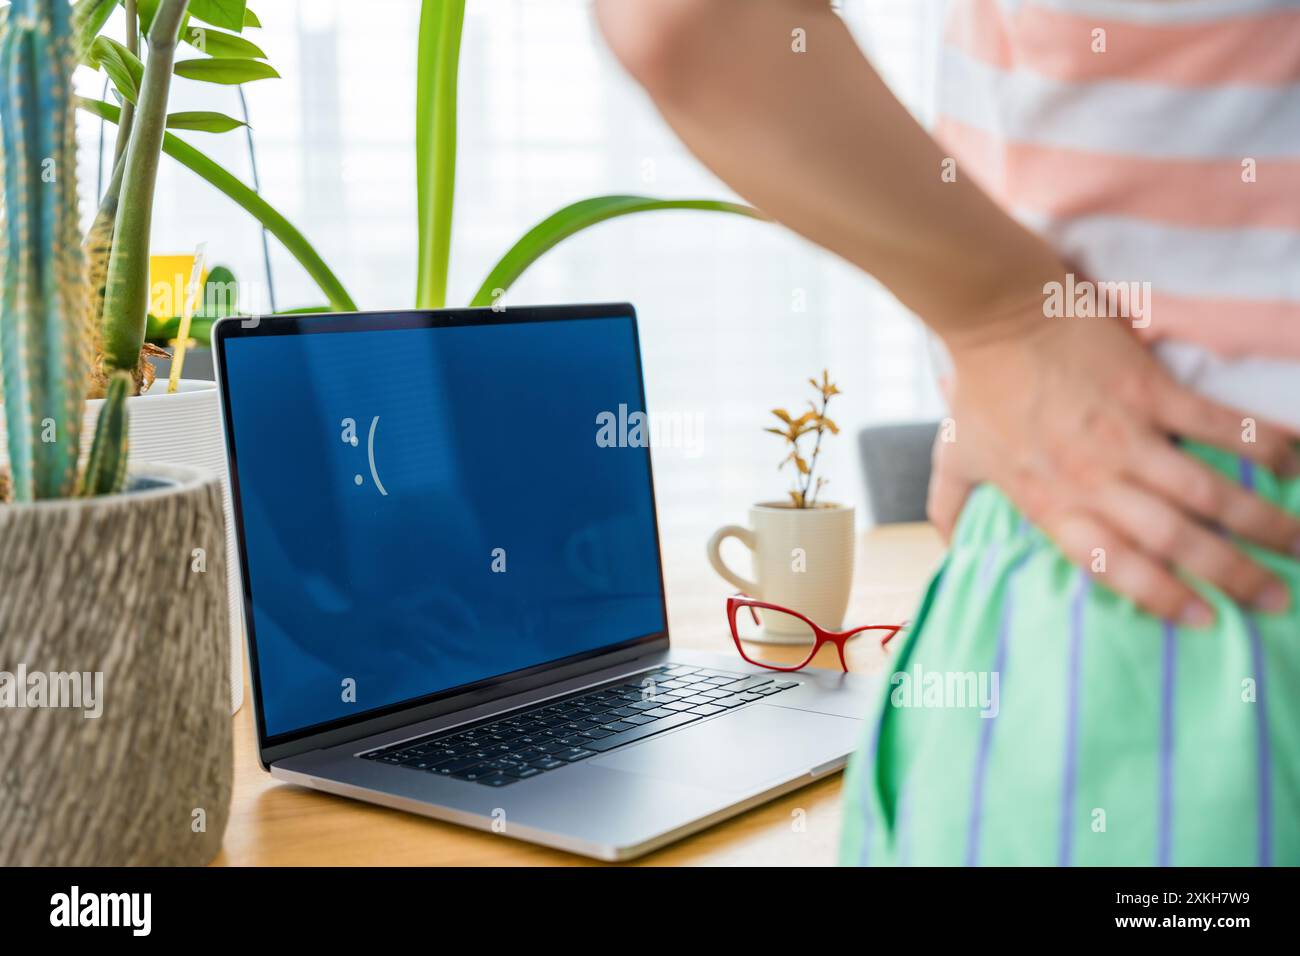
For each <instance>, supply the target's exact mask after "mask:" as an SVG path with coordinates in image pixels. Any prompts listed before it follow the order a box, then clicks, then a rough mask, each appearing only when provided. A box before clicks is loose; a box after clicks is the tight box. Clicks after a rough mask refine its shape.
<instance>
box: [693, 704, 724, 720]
mask: <svg viewBox="0 0 1300 956" xmlns="http://www.w3.org/2000/svg"><path fill="white" fill-rule="evenodd" d="M726 709H727V708H725V707H718V706H716V705H714V704H700V705H699V706H698V707H694V708H692V709H691V713H692V714H699V715H700V716H701V717H712V716H713V715H714V714H720V713H722V712H723V711H724V710H726Z"/></svg>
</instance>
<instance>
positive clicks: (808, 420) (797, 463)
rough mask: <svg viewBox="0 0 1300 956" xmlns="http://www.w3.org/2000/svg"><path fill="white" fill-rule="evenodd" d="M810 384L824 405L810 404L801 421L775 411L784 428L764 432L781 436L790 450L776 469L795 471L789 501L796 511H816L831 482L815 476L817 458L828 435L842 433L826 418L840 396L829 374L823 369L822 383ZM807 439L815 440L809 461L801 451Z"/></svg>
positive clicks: (781, 410)
mask: <svg viewBox="0 0 1300 956" xmlns="http://www.w3.org/2000/svg"><path fill="white" fill-rule="evenodd" d="M808 384H809V385H811V386H812V387H813V388H814V389H816V390H817V394H818V397H819V398H820V399H821V405H820V406H819V405H818V404H817V402H815V401H809V402H808V411H806V412H804V413H803V414H802V415H800V416H799V417H798V418H795V417H793V416H792V415H791V414H790V413H789V412H788V411H786V410H785V409H784V408H774V409H772V414H773V415H775V416H776V417H777V418H779V419H781V422H782V424H783V425H784V427H783V428H765V429H763V430H764V431H768V432H771V433H772V434H773V435H779V436H780V437H781V438H782V439H783V440H784V441H785V442H786V443H788V444H789V446H790V450H789V453H788V454H787V455H786V456H785V457H784V458H782V459H781V463H780V464H779V465H777V466H776V467H777V468H778V469H781V468H784V467H785V466H786V465H788V464H792V465H794V467H795V478H794V488H792V489H791V490H790V491H789V495H790V501H791V502H792V503H793V504H794V506H795V507H796V508H814V507H816V506H817V495H818V493H819V492H820V491H821V490H822V486H824V485H826V484H827V483H828V481H829V479H827V478H823V477H821V476H820V475H817V474H816V471H817V456H818V455H820V454H821V448H822V436H823V435H825V434H826V432H830V433H831V434H832V435H838V434H839V433H840V428H839V426H838V425H836V424H835V423H834V422H833V421H831V420H830V419H829V418H827V417H826V408H827V406H828V405H830V401H831V396H833V395H839V394H840V390H839V388H838V387H836V385H835V383H834V382H832V381H831V378H830V373H829V372H828V371H827V370H825V369H823V370H822V380H821V382H818V381H817V379H815V378H810V379H808ZM805 435H814V436H816V437H815V439H814V441H813V448H812V454H811V455H810V456H809V457H808V458H805V457H804V456H803V451H802V448H801V447H800V445H799V441H800V439H802V438H803V437H804V436H805Z"/></svg>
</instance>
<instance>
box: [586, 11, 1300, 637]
mask: <svg viewBox="0 0 1300 956" xmlns="http://www.w3.org/2000/svg"><path fill="white" fill-rule="evenodd" d="M596 11H597V17H598V20H599V23H600V27H601V29H602V31H603V32H604V34H605V37H606V39H607V40H608V42H609V44H610V46H611V48H612V49H613V50H614V52H615V54H616V55H617V56H618V57H619V59H620V60H621V61H622V62H623V64H624V66H625V67H626V68H627V69H628V70H629V72H631V73H632V75H633V76H634V77H635V78H636V79H637V80H638V82H640V83H641V84H642V86H644V87H645V89H646V91H647V92H648V93H649V94H650V96H651V97H652V98H653V99H654V101H655V104H656V105H657V106H658V108H659V110H660V111H661V112H662V113H663V115H664V117H665V118H666V119H667V121H668V122H669V123H670V124H671V125H672V127H673V128H674V130H675V131H676V132H677V133H678V135H679V136H681V138H682V140H683V141H684V142H685V143H686V145H687V146H688V147H690V149H691V150H692V151H693V152H694V153H695V154H696V155H697V156H698V157H699V158H700V159H701V160H702V161H703V162H704V163H705V164H706V165H708V166H709V167H710V168H711V169H712V170H713V171H714V172H715V173H716V174H717V175H718V176H720V177H721V178H722V179H723V180H725V181H726V182H727V183H729V184H730V185H731V186H732V187H733V188H734V189H735V190H736V191H737V192H739V193H740V194H741V195H742V196H745V197H746V198H747V199H749V200H750V201H751V202H752V203H754V204H755V205H756V206H758V207H759V208H761V209H763V210H764V211H765V212H766V213H768V214H769V215H771V216H772V217H774V218H775V219H777V220H778V221H780V222H782V223H783V224H785V225H787V226H789V227H790V228H791V229H794V230H795V231H797V232H799V233H801V234H803V235H804V236H806V237H807V238H809V239H811V240H812V241H814V242H816V243H818V244H819V245H822V246H824V247H826V248H827V249H830V250H832V251H834V252H836V253H837V254H839V255H840V256H843V257H844V258H845V259H847V260H849V261H850V262H853V263H854V264H856V265H858V266H859V267H861V268H862V269H864V270H866V271H867V272H870V273H871V274H872V275H874V276H875V277H876V278H877V279H879V280H880V281H881V282H883V283H884V284H885V285H886V286H887V287H888V288H889V289H890V291H891V292H893V293H894V295H896V296H897V297H898V298H899V300H900V301H902V302H903V304H905V305H906V306H908V307H909V308H911V309H912V310H913V311H914V312H916V313H917V314H918V315H919V316H920V317H921V318H922V320H923V321H925V322H926V323H927V324H928V325H929V326H930V327H931V328H932V329H934V330H935V331H936V332H937V333H938V334H939V335H940V336H942V337H943V338H944V340H945V341H946V342H947V344H948V346H949V349H950V351H951V352H952V355H953V360H954V364H955V376H954V382H953V390H952V394H951V405H952V413H953V417H954V419H955V420H956V422H957V436H958V441H957V442H956V444H955V445H954V447H953V449H952V451H953V454H952V455H950V456H947V458H948V459H950V460H956V461H959V462H960V468H961V470H962V471H963V476H962V477H963V478H964V479H969V480H990V481H993V482H995V483H997V484H998V485H999V486H1001V487H1002V488H1003V490H1005V491H1006V492H1007V493H1008V494H1009V495H1010V497H1011V498H1012V500H1013V501H1015V503H1016V504H1017V505H1018V506H1019V507H1020V508H1021V510H1022V511H1023V512H1024V513H1025V514H1026V515H1027V516H1028V517H1029V518H1030V519H1031V520H1033V521H1034V522H1035V523H1037V524H1038V525H1039V526H1041V527H1042V528H1043V529H1044V530H1045V531H1047V533H1048V534H1049V535H1051V536H1052V538H1053V539H1054V540H1055V541H1056V542H1057V544H1058V545H1059V546H1060V547H1061V548H1062V550H1063V551H1065V553H1066V554H1068V555H1069V556H1070V557H1071V558H1072V559H1073V560H1075V561H1076V562H1077V563H1079V564H1080V565H1082V566H1086V567H1089V568H1090V570H1092V571H1093V572H1094V573H1098V572H1097V568H1096V567H1095V566H1094V562H1093V558H1094V557H1095V554H1096V549H1098V548H1101V549H1103V550H1104V551H1105V553H1106V562H1105V565H1104V567H1105V568H1106V569H1107V570H1105V571H1102V572H1100V574H1101V575H1102V576H1103V577H1102V579H1103V583H1105V584H1107V585H1109V586H1110V587H1112V588H1114V589H1115V590H1117V591H1119V592H1121V593H1123V594H1127V595H1128V596H1130V597H1132V598H1133V599H1134V600H1135V601H1137V602H1138V603H1139V604H1141V605H1142V606H1143V607H1145V608H1146V609H1148V610H1150V611H1152V612H1153V613H1156V614H1159V615H1161V616H1163V617H1167V618H1171V619H1177V620H1181V621H1182V622H1183V623H1184V624H1187V625H1191V626H1195V625H1203V624H1207V623H1209V622H1210V621H1211V620H1212V619H1213V616H1214V614H1213V610H1212V608H1211V607H1210V606H1209V605H1208V604H1207V603H1206V602H1205V601H1203V600H1202V599H1201V598H1200V597H1198V595H1197V594H1196V593H1195V591H1194V590H1193V589H1192V588H1191V587H1189V585H1188V584H1187V583H1186V582H1185V581H1184V580H1183V579H1181V578H1180V576H1179V575H1177V574H1176V573H1175V571H1176V570H1181V571H1183V572H1186V573H1188V574H1191V575H1193V576H1195V577H1198V578H1200V579H1203V580H1205V581H1208V582H1210V583H1211V584H1213V585H1215V586H1216V587H1217V588H1219V589H1220V590H1222V591H1223V592H1224V593H1226V594H1227V595H1228V596H1229V597H1231V598H1233V599H1235V600H1237V601H1240V602H1243V603H1250V604H1254V605H1255V606H1257V607H1260V608H1261V609H1264V610H1281V609H1283V608H1284V607H1285V606H1286V605H1287V603H1288V601H1289V595H1288V594H1287V593H1286V591H1285V590H1284V589H1283V588H1282V585H1281V584H1280V583H1279V582H1278V581H1277V579H1276V578H1275V577H1274V576H1273V575H1272V574H1270V573H1269V572H1267V571H1266V570H1265V569H1264V568H1262V567H1261V566H1260V565H1258V564H1257V563H1255V562H1253V561H1251V560H1249V559H1248V558H1247V557H1246V555H1245V554H1244V553H1243V552H1242V551H1241V550H1240V549H1239V548H1237V547H1236V546H1235V545H1234V544H1233V543H1232V542H1231V541H1230V540H1229V539H1225V538H1223V537H1222V536H1220V535H1217V534H1216V533H1215V532H1214V531H1213V530H1212V527H1211V526H1213V525H1221V526H1222V527H1224V528H1227V529H1228V530H1230V531H1233V532H1236V533H1238V534H1240V535H1242V536H1243V537H1245V538H1247V539H1250V540H1252V541H1255V542H1258V543H1260V544H1263V545H1265V546H1267V547H1269V548H1272V549H1274V550H1277V551H1281V552H1284V553H1291V554H1300V520H1297V519H1296V518H1295V517H1294V516H1291V515H1287V514H1285V513H1283V512H1282V511H1280V510H1278V509H1276V508H1273V507H1272V506H1270V505H1268V504H1266V503H1265V502H1263V501H1262V500H1261V499H1259V498H1257V497H1255V496H1254V495H1251V494H1249V493H1247V492H1245V491H1244V490H1243V489H1241V488H1240V487H1238V486H1236V485H1235V484H1233V483H1231V482H1230V481H1228V480H1227V479H1225V478H1223V477H1222V476H1221V475H1219V474H1217V473H1216V472H1213V471H1212V470H1210V469H1209V468H1207V467H1205V466H1203V465H1201V464H1200V463H1199V462H1197V461H1195V460H1193V459H1192V458H1191V457H1190V456H1187V455H1185V454H1183V453H1181V452H1179V451H1177V450H1176V449H1175V448H1174V447H1173V446H1172V445H1171V443H1170V441H1169V438H1170V436H1171V435H1174V434H1177V435H1182V436H1185V437H1188V438H1194V439H1198V440H1201V441H1206V442H1209V443H1211V444H1214V445H1217V446H1219V447H1221V448H1225V449H1227V450H1229V451H1232V452H1234V453H1237V454H1242V455H1245V456H1247V457H1249V458H1252V459H1254V460H1256V461H1258V462H1259V463H1260V464H1262V465H1264V466H1265V467H1268V468H1272V469H1274V470H1276V471H1278V472H1279V473H1284V474H1294V473H1296V472H1297V471H1298V470H1300V460H1298V459H1297V455H1296V453H1295V449H1294V447H1293V444H1292V443H1293V440H1294V437H1295V436H1294V435H1291V434H1289V433H1286V432H1284V431H1282V430H1280V429H1277V428H1272V427H1268V426H1264V427H1261V429H1260V430H1259V432H1258V433H1257V435H1256V441H1254V442H1252V443H1243V441H1242V432H1241V416H1240V414H1239V413H1236V412H1234V411H1232V410H1230V409H1227V408H1223V407H1221V406H1218V405H1216V404H1214V403H1212V402H1209V401H1208V400H1206V399H1204V398H1202V397H1200V396H1198V395H1196V394H1194V393H1192V392H1191V391H1189V390H1187V389H1186V388H1184V387H1183V386H1181V385H1180V384H1178V383H1177V382H1175V381H1174V380H1173V379H1172V378H1170V376H1169V375H1168V374H1167V373H1166V372H1165V371H1164V370H1163V368H1162V367H1161V366H1159V365H1158V364H1157V363H1156V362H1155V361H1154V359H1152V358H1151V356H1150V355H1149V354H1148V353H1147V351H1146V350H1145V349H1144V348H1143V347H1142V346H1141V344H1140V343H1139V342H1138V341H1137V339H1136V338H1135V336H1134V335H1133V334H1132V333H1131V331H1130V330H1128V329H1125V328H1123V327H1122V326H1121V325H1120V324H1118V323H1117V322H1114V321H1110V320H1102V319H1097V320H1062V319H1055V320H1050V319H1047V318H1045V317H1044V312H1043V292H1044V290H1043V285H1044V283H1046V282H1048V281H1052V280H1057V279H1060V278H1061V277H1062V276H1063V275H1064V273H1065V272H1066V267H1065V265H1064V264H1063V263H1062V262H1061V260H1060V259H1059V257H1058V256H1057V255H1056V254H1055V253H1054V252H1053V250H1052V249H1051V248H1050V247H1049V246H1047V245H1046V244H1045V243H1044V242H1043V241H1042V240H1041V239H1039V238H1038V237H1036V236H1035V235H1033V234H1032V233H1030V232H1028V231H1027V230H1025V229H1024V228H1023V227H1021V226H1020V225H1019V224H1017V223H1016V222H1015V221H1014V220H1012V219H1011V218H1010V217H1009V216H1008V215H1007V214H1006V213H1004V212H1003V211H1002V210H1001V209H1000V208H999V207H998V206H997V205H996V204H995V203H994V202H993V201H992V200H991V199H989V197H987V196H986V195H985V194H984V193H982V192H981V191H980V190H979V189H978V188H977V187H976V186H975V185H974V184H973V183H972V182H970V180H969V177H966V176H963V175H962V174H961V171H960V170H958V173H957V177H956V181H955V182H946V181H944V178H943V177H941V175H940V173H941V169H942V166H941V164H942V162H943V159H944V158H945V157H944V154H943V152H942V150H941V149H940V148H939V146H938V145H937V144H936V143H935V142H934V141H933V140H932V139H931V138H930V137H929V136H928V135H927V134H926V132H925V131H924V130H923V129H922V128H921V127H920V126H918V125H917V123H916V122H915V121H914V120H913V119H912V117H911V116H910V114H908V112H907V111H906V109H904V107H903V106H902V105H901V104H900V103H899V102H898V101H897V100H896V99H895V98H894V96H893V95H892V94H891V93H890V91H889V90H888V88H887V87H886V86H885V85H884V83H883V82H882V81H881V80H880V78H879V76H877V74H876V73H875V71H874V70H873V69H872V68H871V66H870V64H869V63H868V62H867V60H866V58H865V57H864V56H863V55H862V53H861V51H860V50H859V49H858V47H857V45H856V44H855V43H854V41H853V38H852V36H851V35H850V33H849V31H848V30H847V28H846V27H845V26H844V24H843V23H842V22H841V21H840V19H839V17H838V16H836V15H835V14H834V13H833V12H832V11H831V9H830V7H829V4H828V3H827V2H826V0H596ZM795 30H802V31H803V38H804V42H805V44H806V52H802V53H800V52H795V50H794V49H793V48H792V43H793V42H794V40H795V35H794V33H793V31H795ZM945 467H951V466H948V465H946V466H945Z"/></svg>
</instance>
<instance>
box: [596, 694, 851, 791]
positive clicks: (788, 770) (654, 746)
mask: <svg viewBox="0 0 1300 956" xmlns="http://www.w3.org/2000/svg"><path fill="white" fill-rule="evenodd" d="M861 727H862V722H861V721H858V720H852V719H850V718H847V717H833V716H831V715H829V714H814V713H812V712H810V711H806V710H793V709H791V708H788V707H768V706H765V705H763V704H758V705H757V706H751V707H746V708H744V709H743V710H739V711H736V712H734V713H731V714H727V715H726V716H723V717H719V718H717V719H715V720H706V721H701V722H699V723H695V724H689V725H687V726H686V727H683V728H682V729H681V730H679V731H676V732H674V733H669V734H666V735H664V736H663V737H652V738H651V739H650V740H647V741H646V742H645V743H642V744H634V745H633V746H631V747H626V748H624V749H622V750H616V751H614V752H613V753H611V754H606V755H605V756H602V757H596V758H593V759H592V760H591V761H590V763H593V764H597V765H599V766H602V767H609V768H610V769H612V770H624V771H627V772H629V773H640V774H645V775H647V776H651V777H658V778H661V779H664V780H673V781H676V782H677V783H690V784H694V785H696V786H700V787H707V788H709V789H710V790H723V791H727V792H735V791H744V790H753V789H755V788H756V787H758V786H759V785H761V784H764V783H767V782H769V781H773V782H775V781H778V780H781V779H786V780H788V779H790V778H792V777H794V776H797V775H798V774H801V773H807V772H808V771H809V770H812V769H813V768H814V767H817V766H819V765H821V764H824V763H826V762H828V761H830V760H834V759H836V758H837V757H842V756H844V755H845V754H847V753H849V752H851V751H852V750H853V749H854V747H855V746H856V745H857V738H858V734H859V731H860V728H861Z"/></svg>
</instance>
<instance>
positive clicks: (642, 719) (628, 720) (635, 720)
mask: <svg viewBox="0 0 1300 956" xmlns="http://www.w3.org/2000/svg"><path fill="white" fill-rule="evenodd" d="M654 719H655V718H653V717H647V716H646V715H645V714H634V715H633V716H631V717H624V718H623V721H622V722H623V723H625V724H631V725H632V726H634V727H639V726H640V725H641V724H649V723H653V722H654Z"/></svg>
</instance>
